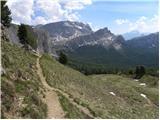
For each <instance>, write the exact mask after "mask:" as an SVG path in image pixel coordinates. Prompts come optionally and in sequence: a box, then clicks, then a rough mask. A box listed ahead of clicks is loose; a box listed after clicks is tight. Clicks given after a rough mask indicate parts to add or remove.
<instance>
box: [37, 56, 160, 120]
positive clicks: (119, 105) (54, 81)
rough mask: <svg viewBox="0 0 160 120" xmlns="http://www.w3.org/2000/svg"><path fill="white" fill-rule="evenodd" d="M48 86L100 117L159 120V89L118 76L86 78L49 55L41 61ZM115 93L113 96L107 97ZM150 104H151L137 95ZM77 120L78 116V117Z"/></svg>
mask: <svg viewBox="0 0 160 120" xmlns="http://www.w3.org/2000/svg"><path fill="white" fill-rule="evenodd" d="M40 63H41V66H42V68H43V72H44V75H45V76H46V78H47V82H48V84H49V85H51V86H54V87H56V88H59V89H61V90H63V91H65V92H67V93H69V94H70V95H71V96H72V97H73V98H75V102H77V103H79V104H81V105H83V106H86V107H87V108H89V109H90V111H92V113H93V114H94V116H97V117H101V118H137V119H138V118H139V119H140V118H144V119H145V118H148V119H151V118H158V97H159V96H158V88H157V87H151V86H147V87H143V86H140V85H139V83H138V82H135V81H133V80H132V79H130V78H126V77H123V76H119V75H93V76H85V75H83V74H82V73H80V72H78V71H75V70H73V69H71V68H68V67H67V66H64V65H62V64H60V63H58V62H57V61H56V60H54V59H52V58H51V57H50V56H48V55H44V56H42V58H41V60H40ZM111 91H112V92H114V93H115V94H116V96H113V95H110V94H109V92H111ZM141 93H143V94H145V95H147V97H148V98H149V99H150V100H151V102H152V103H153V104H152V105H150V104H149V103H148V101H147V100H146V99H144V98H143V97H142V96H140V94H141ZM77 118H78V117H77Z"/></svg>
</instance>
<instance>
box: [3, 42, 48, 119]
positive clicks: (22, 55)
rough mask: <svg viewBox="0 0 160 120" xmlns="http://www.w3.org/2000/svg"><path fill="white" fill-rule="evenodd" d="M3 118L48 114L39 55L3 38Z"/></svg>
mask: <svg viewBox="0 0 160 120" xmlns="http://www.w3.org/2000/svg"><path fill="white" fill-rule="evenodd" d="M1 43H2V70H3V74H1V84H2V86H1V90H2V95H1V98H2V99H1V100H2V108H1V110H2V116H1V117H2V118H35V119H36V118H46V116H47V106H46V104H45V103H44V102H43V101H42V97H43V95H44V89H43V85H42V84H41V82H40V80H39V76H38V75H37V72H36V58H37V57H36V56H35V55H33V54H31V53H30V52H28V51H25V50H23V49H22V48H19V47H17V46H16V45H14V44H11V43H9V42H6V41H4V40H3V39H2V41H1Z"/></svg>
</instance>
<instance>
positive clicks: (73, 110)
mask: <svg viewBox="0 0 160 120" xmlns="http://www.w3.org/2000/svg"><path fill="white" fill-rule="evenodd" d="M58 95H59V101H60V103H61V105H62V108H63V110H64V112H65V118H68V119H75V118H80V119H89V118H90V117H89V116H87V115H86V114H84V113H83V112H81V111H80V110H79V109H78V108H77V107H76V106H74V105H73V104H72V103H70V102H69V100H68V99H67V98H65V96H63V95H62V94H60V93H59V94H58Z"/></svg>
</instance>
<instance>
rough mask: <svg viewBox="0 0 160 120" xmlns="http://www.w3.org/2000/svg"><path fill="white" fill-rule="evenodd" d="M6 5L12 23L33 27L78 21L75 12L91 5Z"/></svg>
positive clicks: (65, 0)
mask: <svg viewBox="0 0 160 120" xmlns="http://www.w3.org/2000/svg"><path fill="white" fill-rule="evenodd" d="M7 4H8V6H9V8H10V9H11V12H12V19H13V23H25V24H34V25H35V24H46V23H50V22H56V21H61V20H70V21H74V20H78V19H79V17H80V16H79V14H78V13H77V11H78V10H81V9H83V8H84V7H85V6H86V5H90V4H92V0H8V2H7ZM37 13H38V14H37Z"/></svg>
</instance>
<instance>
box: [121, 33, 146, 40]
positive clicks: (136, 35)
mask: <svg viewBox="0 0 160 120" xmlns="http://www.w3.org/2000/svg"><path fill="white" fill-rule="evenodd" d="M145 35H147V33H140V32H139V31H130V32H127V33H124V34H123V37H124V38H125V40H130V39H132V38H135V37H142V36H145Z"/></svg>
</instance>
